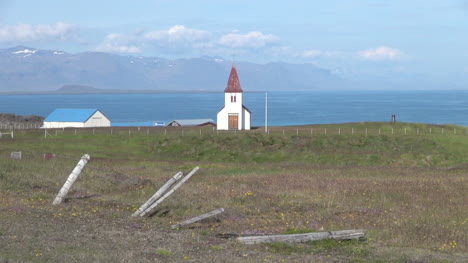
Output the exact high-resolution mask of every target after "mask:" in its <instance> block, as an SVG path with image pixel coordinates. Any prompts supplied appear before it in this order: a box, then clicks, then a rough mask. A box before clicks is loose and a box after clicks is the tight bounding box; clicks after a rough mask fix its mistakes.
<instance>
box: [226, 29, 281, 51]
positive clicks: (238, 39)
mask: <svg viewBox="0 0 468 263" xmlns="http://www.w3.org/2000/svg"><path fill="white" fill-rule="evenodd" d="M278 41H279V38H278V37H276V36H274V35H271V34H263V33H262V32H258V31H254V32H249V33H247V34H240V33H237V32H231V33H229V34H227V35H224V36H222V37H221V38H220V40H219V41H218V43H219V44H220V45H223V46H228V47H231V48H263V47H266V46H268V45H271V44H275V43H277V42H278Z"/></svg>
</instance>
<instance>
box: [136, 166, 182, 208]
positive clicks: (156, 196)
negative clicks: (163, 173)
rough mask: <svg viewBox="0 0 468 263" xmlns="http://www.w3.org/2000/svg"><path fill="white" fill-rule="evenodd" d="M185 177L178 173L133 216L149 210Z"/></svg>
mask: <svg viewBox="0 0 468 263" xmlns="http://www.w3.org/2000/svg"><path fill="white" fill-rule="evenodd" d="M183 175H184V174H183V173H182V172H178V173H176V174H175V175H174V176H172V177H171V179H169V181H167V182H166V183H165V184H164V185H163V186H162V187H161V188H159V190H158V191H157V192H156V193H155V194H154V195H153V196H151V197H150V199H148V201H146V202H145V203H144V204H143V205H141V206H140V208H138V210H136V211H135V213H133V214H132V216H137V215H139V214H140V213H141V212H143V211H145V210H146V208H148V207H149V206H150V205H152V204H153V203H154V202H156V200H158V198H159V197H161V196H162V195H163V194H164V193H165V192H166V191H167V189H169V188H170V187H171V186H172V185H173V184H174V183H175V182H177V180H179V179H180V178H181V177H182V176H183Z"/></svg>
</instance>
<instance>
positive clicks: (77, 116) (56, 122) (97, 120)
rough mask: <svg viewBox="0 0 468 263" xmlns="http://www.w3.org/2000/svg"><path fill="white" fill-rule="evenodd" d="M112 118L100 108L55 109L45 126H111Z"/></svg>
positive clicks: (46, 119) (46, 120)
mask: <svg viewBox="0 0 468 263" xmlns="http://www.w3.org/2000/svg"><path fill="white" fill-rule="evenodd" d="M110 123H111V122H110V120H109V119H108V118H107V117H106V116H105V115H104V114H103V113H102V112H100V111H99V110H98V109H55V110H54V111H53V112H52V113H51V114H49V116H47V118H45V120H44V125H43V126H42V127H43V128H89V127H110Z"/></svg>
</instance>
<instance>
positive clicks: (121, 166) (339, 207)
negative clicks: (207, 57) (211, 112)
mask: <svg viewBox="0 0 468 263" xmlns="http://www.w3.org/2000/svg"><path fill="white" fill-rule="evenodd" d="M12 151H21V152H22V157H23V158H22V160H12V159H10V153H11V152H12ZM44 153H54V154H56V158H54V159H52V160H44V159H43V154H44ZM85 153H87V154H89V155H90V156H91V161H90V162H89V163H88V165H87V167H86V168H85V169H84V170H83V173H82V174H81V176H80V178H79V179H78V180H77V182H76V183H75V184H74V185H73V187H72V189H71V191H70V192H69V194H68V198H67V202H65V203H63V204H61V205H57V206H52V201H53V199H54V197H55V195H56V194H57V193H58V191H59V190H60V188H61V186H62V185H63V183H64V182H65V180H66V179H67V177H68V175H69V174H70V172H71V170H72V169H73V168H74V167H75V165H76V163H77V162H78V160H79V159H80V157H81V156H82V155H83V154H85ZM195 166H199V167H200V171H199V172H198V173H197V174H195V175H194V176H193V177H192V178H191V179H190V180H189V181H188V182H187V183H186V184H185V185H184V186H182V188H180V190H178V191H177V192H176V193H175V194H174V195H173V196H171V197H170V198H168V199H167V200H166V201H164V202H163V203H162V204H161V205H160V206H158V208H157V209H156V211H155V212H154V213H153V215H152V216H151V217H145V218H132V217H130V215H131V214H132V213H133V212H134V211H135V210H136V209H137V208H138V207H139V206H140V205H141V204H142V203H144V202H145V201H146V200H147V199H148V198H149V197H150V196H151V195H152V194H153V193H154V192H155V191H156V190H157V189H158V188H159V187H160V186H162V184H164V183H165V182H166V181H167V180H168V179H169V178H170V177H171V176H172V175H174V174H175V173H176V172H178V171H184V173H188V172H189V171H190V170H191V169H192V168H194V167H195ZM467 173H468V135H467V134H466V128H465V127H459V126H439V125H424V124H409V123H408V124H407V123H398V124H395V125H390V124H388V123H355V124H340V125H314V126H299V127H273V128H270V133H269V134H266V133H264V132H263V130H262V129H257V130H254V131H248V132H224V133H217V132H216V131H214V130H213V129H211V128H202V129H199V128H196V129H195V128H194V129H169V130H165V129H149V130H148V129H140V130H138V129H136V128H134V129H131V130H130V131H129V130H128V129H115V130H113V131H112V132H111V131H110V130H108V129H96V130H92V129H85V130H78V131H76V134H75V130H74V129H65V130H57V131H55V130H50V131H48V135H47V136H46V137H44V131H43V130H22V131H15V136H14V138H13V139H11V138H10V137H8V136H3V137H2V138H1V139H0V200H1V206H0V261H5V262H7V261H8V262H70V261H71V262H74V261H85V262H90V261H91V262H128V261H136V262H146V261H148V262H191V261H195V262H336V261H338V262H466V261H467V260H468V253H467V239H466V236H467V232H468V231H467V230H468V227H467V221H468V213H467V211H468V205H467V203H468V202H467V197H466V188H467V179H468V178H467V177H468V176H467ZM221 207H223V208H225V211H226V212H225V213H223V214H222V215H219V216H217V217H216V218H212V219H208V220H205V221H202V222H198V223H195V224H193V225H190V226H187V227H183V228H181V229H178V230H171V228H170V226H171V225H172V224H174V223H177V222H181V221H183V220H185V219H187V218H191V217H194V216H197V215H201V214H203V213H206V212H209V211H211V210H214V209H217V208H221ZM344 229H365V230H366V231H367V240H365V241H350V242H346V241H340V242H338V241H330V240H325V241H319V242H311V243H304V244H296V245H290V244H284V243H274V244H270V245H267V244H264V245H254V246H247V245H241V244H239V243H237V242H236V241H235V239H224V238H219V237H217V236H218V235H219V234H225V233H231V234H235V235H257V234H281V233H302V232H308V231H322V230H323V231H327V230H330V231H331V230H344Z"/></svg>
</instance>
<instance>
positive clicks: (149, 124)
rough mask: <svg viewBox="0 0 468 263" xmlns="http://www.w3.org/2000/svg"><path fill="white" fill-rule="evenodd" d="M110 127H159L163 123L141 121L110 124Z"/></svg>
mask: <svg viewBox="0 0 468 263" xmlns="http://www.w3.org/2000/svg"><path fill="white" fill-rule="evenodd" d="M111 126H112V127H161V126H165V125H164V122H154V121H141V122H112V123H111Z"/></svg>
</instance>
